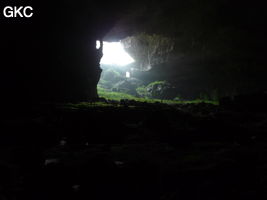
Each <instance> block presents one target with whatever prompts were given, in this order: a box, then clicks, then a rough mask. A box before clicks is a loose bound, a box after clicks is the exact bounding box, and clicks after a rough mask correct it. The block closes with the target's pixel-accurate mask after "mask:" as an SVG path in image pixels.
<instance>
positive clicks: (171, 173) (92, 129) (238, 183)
mask: <svg viewBox="0 0 267 200" xmlns="http://www.w3.org/2000/svg"><path fill="white" fill-rule="evenodd" d="M16 113H19V112H16ZM2 117H3V118H2V120H1V129H2V130H1V135H0V137H1V139H0V143H1V149H0V168H1V170H0V177H1V178H0V199H1V200H2V199H44V200H45V199H65V200H66V199H164V200H165V199H166V200H173V199H194V200H196V199H205V200H208V199H217V200H218V199H229V198H235V199H260V197H263V196H264V197H265V198H266V197H267V193H266V192H265V191H266V189H267V174H266V166H267V158H266V153H267V146H266V142H267V141H266V140H267V136H266V132H267V116H266V112H263V111H260V110H253V109H252V110H243V109H239V110H235V109H232V108H226V107H223V106H216V105H212V104H204V103H202V104H201V103H200V104H184V105H183V104H179V105H166V104H160V103H154V104H148V103H138V102H134V101H132V102H127V101H121V103H120V104H115V103H113V104H104V103H96V104H93V103H92V104H90V103H84V104H67V105H46V104H44V105H36V106H35V107H32V108H27V114H25V112H23V111H21V112H20V113H19V114H16V115H15V114H13V113H12V112H11V111H10V112H9V113H6V114H5V115H2Z"/></svg>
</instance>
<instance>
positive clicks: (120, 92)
mask: <svg viewBox="0 0 267 200" xmlns="http://www.w3.org/2000/svg"><path fill="white" fill-rule="evenodd" d="M100 46H101V45H100V41H96V49H99V48H100ZM134 65H135V60H134V59H133V58H132V57H131V56H130V55H129V54H128V53H127V52H126V51H125V49H124V46H123V44H122V42H121V41H119V42H107V41H103V57H102V59H101V61H100V67H101V68H102V70H103V71H102V74H101V77H100V80H99V83H98V86H97V89H98V94H99V96H100V97H105V98H109V99H115V100H119V99H121V97H122V96H125V94H131V88H130V86H129V85H128V84H129V81H130V79H131V76H132V74H133V71H134V67H133V66H134ZM132 95H135V94H132ZM125 98H127V97H126V96H125Z"/></svg>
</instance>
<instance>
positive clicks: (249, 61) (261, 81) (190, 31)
mask: <svg viewBox="0 0 267 200" xmlns="http://www.w3.org/2000/svg"><path fill="white" fill-rule="evenodd" d="M266 17H267V16H266V12H265V11H264V4H263V2H260V1H254V2H244V1H241V0H236V1H229V0H219V1H212V0H204V1H198V0H180V1H173V0H166V1H157V2H155V3H151V2H150V1H143V4H142V6H140V7H138V8H136V10H135V12H131V13H128V14H127V15H125V17H124V18H123V19H122V20H120V21H119V22H118V23H117V24H116V26H115V27H114V28H113V29H112V30H111V31H110V32H109V34H108V35H107V36H106V38H107V39H108V38H111V37H112V35H114V34H117V35H121V39H123V38H125V37H126V36H135V35H138V34H140V33H146V34H148V35H153V34H158V35H162V36H164V37H169V38H171V39H175V47H174V51H173V52H172V55H171V56H170V57H171V59H169V61H168V62H165V63H163V64H160V66H159V65H157V64H156V65H154V69H153V66H152V70H151V73H150V76H149V75H147V76H146V78H150V79H151V80H152V79H153V80H162V79H169V80H171V81H172V82H174V83H175V84H176V86H177V87H178V88H180V90H181V91H185V90H187V91H186V92H183V93H186V94H187V96H192V95H198V94H199V93H207V92H209V91H211V92H212V91H214V90H218V91H220V93H221V95H231V94H236V93H251V92H255V91H262V90H266V89H267V88H266V85H267V82H266V79H265V78H264V77H265V76H266V75H267V70H266V69H267V68H266V64H267V61H266V59H264V58H265V55H266V53H267V50H266V49H267V48H266V45H267V40H266V38H265V35H266V30H267V29H266V23H265V19H266ZM147 74H149V73H147ZM197 93H198V94H197Z"/></svg>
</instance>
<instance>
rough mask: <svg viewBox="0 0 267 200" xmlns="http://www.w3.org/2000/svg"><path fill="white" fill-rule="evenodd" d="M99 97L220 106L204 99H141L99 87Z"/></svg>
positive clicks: (215, 102)
mask: <svg viewBox="0 0 267 200" xmlns="http://www.w3.org/2000/svg"><path fill="white" fill-rule="evenodd" d="M98 95H99V97H102V98H105V99H107V100H115V101H120V100H122V99H128V100H135V101H140V102H147V103H156V102H160V103H166V104H185V103H210V104H215V105H218V102H217V101H210V100H203V99H196V100H191V101H183V100H162V99H149V98H139V97H135V96H133V95H130V94H126V93H121V92H113V91H108V90H106V89H104V88H101V87H98Z"/></svg>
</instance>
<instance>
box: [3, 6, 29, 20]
mask: <svg viewBox="0 0 267 200" xmlns="http://www.w3.org/2000/svg"><path fill="white" fill-rule="evenodd" d="M32 11H33V8H32V7H31V6H25V7H24V6H20V7H17V6H14V7H12V6H6V7H5V8H4V10H3V14H4V16H5V17H7V18H10V17H26V18H30V17H32V15H33V12H32Z"/></svg>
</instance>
